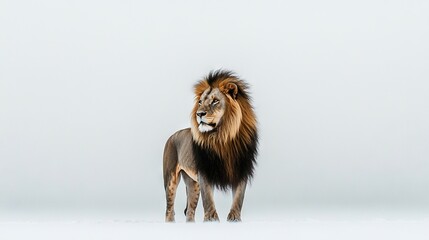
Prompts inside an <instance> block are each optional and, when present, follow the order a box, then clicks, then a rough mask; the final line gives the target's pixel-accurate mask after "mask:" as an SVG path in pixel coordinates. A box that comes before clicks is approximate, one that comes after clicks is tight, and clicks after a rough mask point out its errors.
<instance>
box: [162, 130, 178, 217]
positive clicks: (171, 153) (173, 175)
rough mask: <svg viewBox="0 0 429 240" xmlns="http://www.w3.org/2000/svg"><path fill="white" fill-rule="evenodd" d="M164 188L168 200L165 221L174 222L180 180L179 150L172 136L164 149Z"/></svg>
mask: <svg viewBox="0 0 429 240" xmlns="http://www.w3.org/2000/svg"><path fill="white" fill-rule="evenodd" d="M163 172H164V189H165V197H166V202H167V208H166V210H165V221H166V222H174V200H175V198H176V190H177V185H179V182H180V175H179V167H178V159H177V150H176V147H175V145H174V144H173V142H172V140H171V138H170V139H169V140H168V141H167V143H166V144H165V149H164V166H163Z"/></svg>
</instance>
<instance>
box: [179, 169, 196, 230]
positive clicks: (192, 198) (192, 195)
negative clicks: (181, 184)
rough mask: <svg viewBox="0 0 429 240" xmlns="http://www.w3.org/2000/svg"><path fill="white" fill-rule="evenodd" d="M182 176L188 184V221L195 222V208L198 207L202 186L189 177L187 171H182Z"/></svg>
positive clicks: (186, 213) (186, 212)
mask: <svg viewBox="0 0 429 240" xmlns="http://www.w3.org/2000/svg"><path fill="white" fill-rule="evenodd" d="M182 176H183V180H184V181H185V184H186V196H187V201H186V209H185V215H186V221H187V222H195V209H196V208H197V205H198V199H199V197H200V186H199V184H198V182H196V181H194V180H193V179H192V178H191V177H189V175H188V174H186V172H184V171H182Z"/></svg>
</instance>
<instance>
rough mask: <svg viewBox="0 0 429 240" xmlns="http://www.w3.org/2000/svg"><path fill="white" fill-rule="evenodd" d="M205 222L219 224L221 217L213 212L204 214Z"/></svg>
mask: <svg viewBox="0 0 429 240" xmlns="http://www.w3.org/2000/svg"><path fill="white" fill-rule="evenodd" d="M204 222H219V216H218V215H217V212H216V211H214V212H211V213H206V214H204Z"/></svg>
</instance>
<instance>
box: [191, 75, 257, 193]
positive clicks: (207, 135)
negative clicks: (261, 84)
mask: <svg viewBox="0 0 429 240" xmlns="http://www.w3.org/2000/svg"><path fill="white" fill-rule="evenodd" d="M230 83H233V84H235V85H236V86H237V87H238V92H236V93H231V94H229V93H228V92H227V91H228V90H227V89H226V88H227V86H228V85H229V84H230ZM207 88H219V89H220V90H221V91H222V92H224V94H225V96H226V99H227V104H226V108H225V113H224V115H223V117H222V120H221V121H222V124H221V125H220V126H219V127H217V128H216V129H215V130H214V131H212V132H204V133H202V132H200V131H199V130H198V123H197V121H196V118H195V115H196V112H197V109H198V99H199V98H200V96H201V95H202V94H203V92H204V91H205V90H206V89H207ZM194 91H195V106H194V108H193V110H192V114H191V116H192V120H191V121H192V124H191V131H192V137H193V144H192V145H193V146H192V150H193V154H194V157H195V161H196V167H197V170H198V171H199V172H200V174H203V175H204V176H205V178H206V180H207V181H208V182H209V183H211V184H212V185H214V186H216V187H217V188H219V189H222V190H226V189H228V188H229V187H234V186H237V185H238V184H239V183H240V182H242V181H249V180H250V179H251V178H252V177H253V173H254V167H255V165H256V155H257V153H258V149H257V146H258V132H257V122H256V116H255V114H254V110H253V107H252V105H251V98H250V96H249V93H248V85H247V83H245V82H244V81H243V80H242V79H239V78H238V77H237V76H236V75H235V74H234V73H232V72H229V71H222V70H218V71H214V72H210V73H209V75H208V76H207V77H205V78H204V79H203V80H201V81H199V82H198V83H197V84H196V85H195V86H194Z"/></svg>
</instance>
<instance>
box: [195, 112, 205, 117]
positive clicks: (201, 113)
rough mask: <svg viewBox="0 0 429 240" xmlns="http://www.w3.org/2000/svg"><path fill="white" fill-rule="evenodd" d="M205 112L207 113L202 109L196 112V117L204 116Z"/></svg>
mask: <svg viewBox="0 0 429 240" xmlns="http://www.w3.org/2000/svg"><path fill="white" fill-rule="evenodd" d="M206 114H207V112H204V111H200V112H197V116H198V117H202V116H205V115H206Z"/></svg>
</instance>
